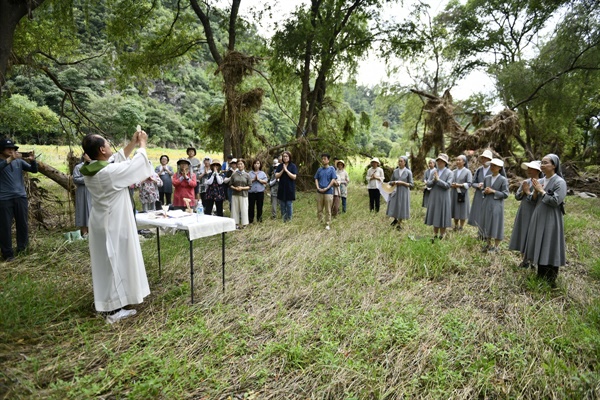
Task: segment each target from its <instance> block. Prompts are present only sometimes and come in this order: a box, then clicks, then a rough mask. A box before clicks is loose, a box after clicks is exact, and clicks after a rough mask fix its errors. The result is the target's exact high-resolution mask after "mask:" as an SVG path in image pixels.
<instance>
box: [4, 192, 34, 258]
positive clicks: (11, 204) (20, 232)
mask: <svg viewBox="0 0 600 400" xmlns="http://www.w3.org/2000/svg"><path fill="white" fill-rule="evenodd" d="M28 209H29V204H28V202H27V198H26V197H17V198H16V199H10V200H2V201H0V248H1V249H2V257H4V259H7V258H10V257H14V253H13V248H12V222H13V219H14V220H15V226H16V228H17V253H20V252H21V251H24V250H25V249H26V248H27V245H28V244H29V227H28V225H27V222H28V221H27V219H28Z"/></svg>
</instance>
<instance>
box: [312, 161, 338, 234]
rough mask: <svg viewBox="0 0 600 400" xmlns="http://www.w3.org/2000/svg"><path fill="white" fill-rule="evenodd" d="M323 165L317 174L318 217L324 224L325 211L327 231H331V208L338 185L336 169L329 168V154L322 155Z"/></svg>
mask: <svg viewBox="0 0 600 400" xmlns="http://www.w3.org/2000/svg"><path fill="white" fill-rule="evenodd" d="M321 164H323V166H322V167H320V168H319V169H318V170H317V173H316V174H315V185H316V186H317V216H318V217H319V222H321V223H322V222H323V211H325V224H326V225H325V229H327V230H329V229H330V227H329V225H330V224H331V206H332V205H333V186H334V185H335V184H336V179H337V175H336V174H335V168H333V167H331V166H329V154H327V153H323V154H321Z"/></svg>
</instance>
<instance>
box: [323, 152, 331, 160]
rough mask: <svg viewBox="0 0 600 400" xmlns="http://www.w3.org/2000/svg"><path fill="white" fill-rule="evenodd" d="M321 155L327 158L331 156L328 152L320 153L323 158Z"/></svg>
mask: <svg viewBox="0 0 600 400" xmlns="http://www.w3.org/2000/svg"><path fill="white" fill-rule="evenodd" d="M323 157H327V159H328V160H329V159H330V158H331V156H330V155H329V153H321V158H323Z"/></svg>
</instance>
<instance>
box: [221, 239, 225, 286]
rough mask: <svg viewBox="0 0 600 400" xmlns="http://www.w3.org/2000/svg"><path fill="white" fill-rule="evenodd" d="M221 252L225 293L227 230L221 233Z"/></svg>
mask: <svg viewBox="0 0 600 400" xmlns="http://www.w3.org/2000/svg"><path fill="white" fill-rule="evenodd" d="M221 252H222V260H223V265H222V267H221V272H222V274H223V293H225V232H222V233H221Z"/></svg>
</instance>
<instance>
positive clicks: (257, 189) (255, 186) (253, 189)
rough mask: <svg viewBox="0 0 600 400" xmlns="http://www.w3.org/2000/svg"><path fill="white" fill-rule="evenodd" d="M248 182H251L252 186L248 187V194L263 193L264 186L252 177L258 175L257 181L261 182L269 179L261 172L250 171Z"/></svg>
mask: <svg viewBox="0 0 600 400" xmlns="http://www.w3.org/2000/svg"><path fill="white" fill-rule="evenodd" d="M249 174H250V180H251V181H252V186H250V191H249V192H250V193H261V192H264V191H265V185H263V184H262V183H260V182H259V181H255V180H254V177H256V176H257V175H258V179H260V180H261V181H266V180H268V179H269V177H268V176H267V174H265V173H264V172H263V171H258V172H254V171H250V172H249Z"/></svg>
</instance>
